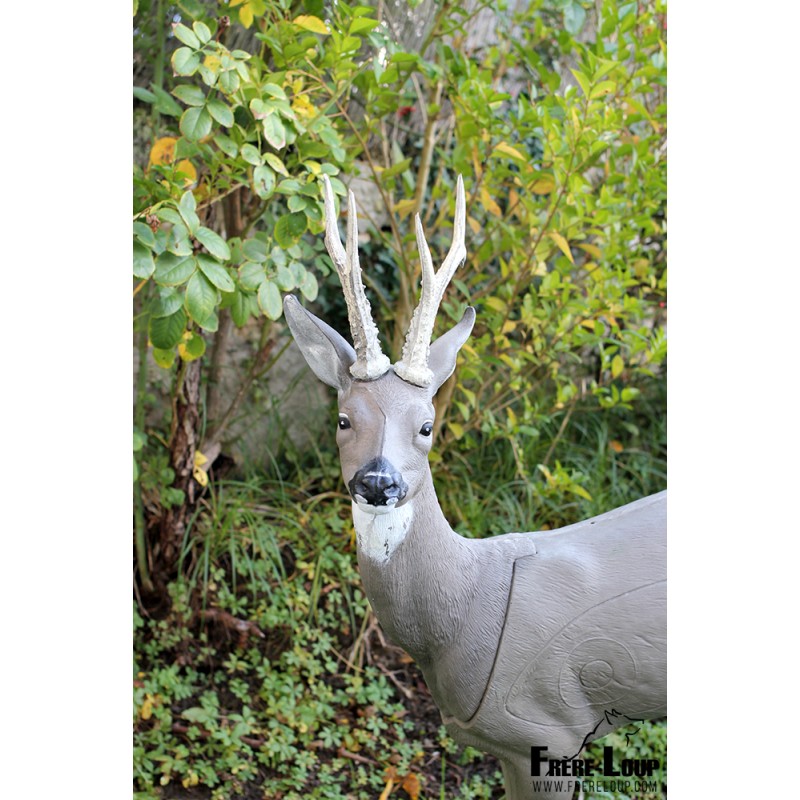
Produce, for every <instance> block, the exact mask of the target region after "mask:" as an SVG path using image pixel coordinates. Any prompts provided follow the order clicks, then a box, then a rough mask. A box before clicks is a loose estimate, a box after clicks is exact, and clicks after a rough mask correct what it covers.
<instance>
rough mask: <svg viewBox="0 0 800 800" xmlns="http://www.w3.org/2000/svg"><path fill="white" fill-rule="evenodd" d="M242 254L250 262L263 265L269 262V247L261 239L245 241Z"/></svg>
mask: <svg viewBox="0 0 800 800" xmlns="http://www.w3.org/2000/svg"><path fill="white" fill-rule="evenodd" d="M242 252H243V253H244V255H245V258H247V259H248V261H256V262H258V263H259V264H263V263H264V262H265V261H266V260H267V246H266V245H265V244H264V242H262V241H261V239H245V240H244V241H243V242H242Z"/></svg>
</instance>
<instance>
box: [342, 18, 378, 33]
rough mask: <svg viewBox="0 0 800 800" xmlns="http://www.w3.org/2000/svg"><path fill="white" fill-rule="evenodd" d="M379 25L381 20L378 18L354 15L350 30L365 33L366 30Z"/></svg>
mask: <svg viewBox="0 0 800 800" xmlns="http://www.w3.org/2000/svg"><path fill="white" fill-rule="evenodd" d="M378 25H380V22H379V21H378V20H377V19H369V18H368V17H354V18H353V20H352V21H351V22H350V30H349V32H350V33H351V34H353V33H363V32H364V31H371V30H372V29H373V28H377V27H378Z"/></svg>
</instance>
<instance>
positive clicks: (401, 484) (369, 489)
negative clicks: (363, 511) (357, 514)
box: [348, 457, 408, 506]
mask: <svg viewBox="0 0 800 800" xmlns="http://www.w3.org/2000/svg"><path fill="white" fill-rule="evenodd" d="M348 488H349V489H350V494H351V495H352V497H353V499H355V500H356V501H357V502H362V503H366V504H367V505H371V506H393V505H395V504H396V503H399V502H400V501H401V500H402V499H403V498H404V497H405V496H406V493H407V492H408V485H407V484H406V482H405V481H404V480H403V476H402V475H401V474H400V473H399V472H398V471H397V470H396V469H395V468H394V467H393V466H392V465H391V463H390V462H389V461H387V460H386V459H385V458H382V457H381V458H374V459H372V461H370V462H369V463H368V464H365V465H364V466H363V467H361V469H360V470H358V472H356V474H355V475H353V477H352V479H351V480H350V483H349V484H348Z"/></svg>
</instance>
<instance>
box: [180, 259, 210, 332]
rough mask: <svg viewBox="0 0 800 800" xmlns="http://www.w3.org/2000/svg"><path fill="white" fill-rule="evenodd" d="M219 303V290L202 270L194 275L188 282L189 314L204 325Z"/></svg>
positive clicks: (187, 302) (187, 304) (187, 308)
mask: <svg viewBox="0 0 800 800" xmlns="http://www.w3.org/2000/svg"><path fill="white" fill-rule="evenodd" d="M216 305H217V290H216V288H215V287H214V286H213V284H212V283H211V282H210V281H209V280H208V278H206V276H205V275H204V274H203V273H202V272H201V271H199V270H198V271H197V272H195V273H194V275H192V277H191V279H190V280H189V283H187V284H186V310H187V311H188V312H189V316H190V317H191V318H192V319H193V320H194V321H195V322H196V323H197V324H198V325H202V323H204V322H205V321H206V319H208V317H209V316H211V314H212V313H213V311H214V309H215V308H216Z"/></svg>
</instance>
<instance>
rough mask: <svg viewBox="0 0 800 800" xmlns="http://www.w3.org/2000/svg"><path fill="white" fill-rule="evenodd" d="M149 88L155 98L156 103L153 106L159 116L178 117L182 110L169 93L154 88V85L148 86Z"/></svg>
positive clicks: (159, 88)
mask: <svg viewBox="0 0 800 800" xmlns="http://www.w3.org/2000/svg"><path fill="white" fill-rule="evenodd" d="M150 88H151V89H152V91H153V94H154V95H155V97H156V102H155V104H154V106H153V108H155V110H156V111H158V113H159V114H164V115H165V116H167V117H179V116H180V115H181V112H182V111H183V109H182V108H181V107H180V106H179V105H178V104H177V103H176V102H175V98H174V97H172V96H171V95H170V94H169V92H167V91H165V90H164V89H162V88H161V87H160V86H156V85H155V84H154V83H151V84H150Z"/></svg>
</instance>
